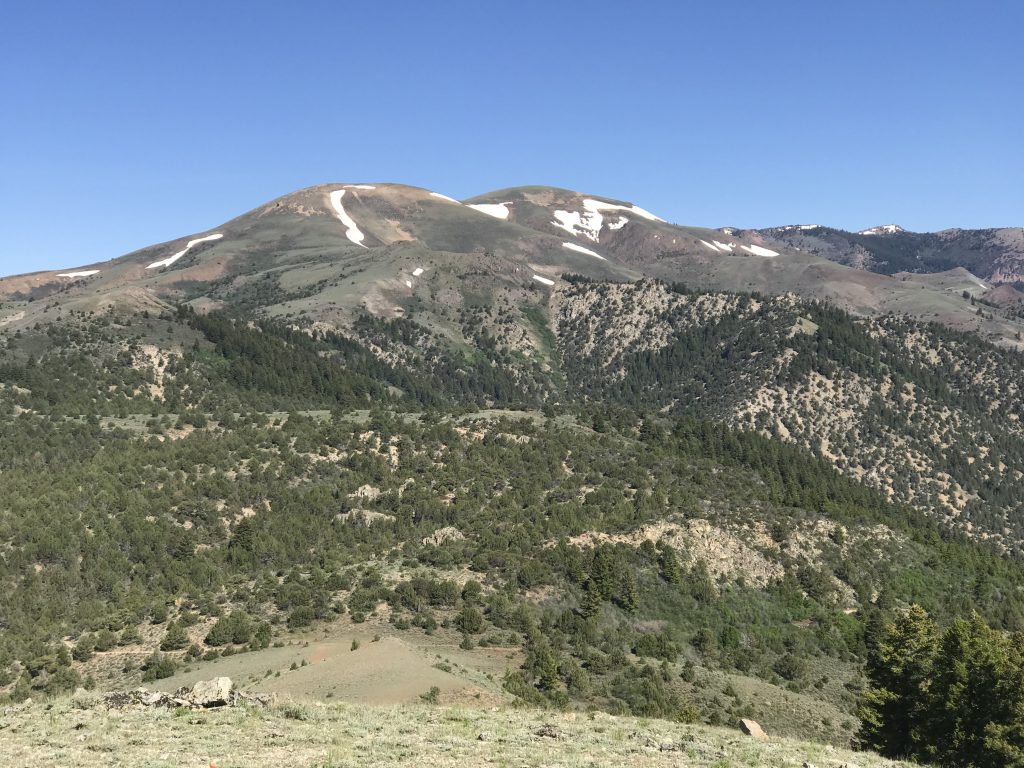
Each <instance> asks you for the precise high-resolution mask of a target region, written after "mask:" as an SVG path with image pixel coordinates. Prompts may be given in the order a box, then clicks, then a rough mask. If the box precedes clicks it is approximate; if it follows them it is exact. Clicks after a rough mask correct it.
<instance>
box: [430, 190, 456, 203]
mask: <svg viewBox="0 0 1024 768" xmlns="http://www.w3.org/2000/svg"><path fill="white" fill-rule="evenodd" d="M430 196H431V197H439V198H440V199H442V200H447V201H448V202H449V203H455V204H456V205H462V203H460V202H459V201H458V200H456V199H455V198H454V197H448V195H442V194H441V193H440V192H431V193H430Z"/></svg>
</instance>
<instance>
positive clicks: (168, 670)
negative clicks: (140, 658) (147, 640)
mask: <svg viewBox="0 0 1024 768" xmlns="http://www.w3.org/2000/svg"><path fill="white" fill-rule="evenodd" d="M177 668H178V664H177V662H175V661H174V659H173V658H171V657H170V656H166V655H164V654H162V653H154V654H153V655H152V656H150V657H149V658H148V659H146V661H145V663H144V664H143V665H142V681H143V682H144V683H148V682H151V681H153V680H163V679H164V678H165V677H170V676H171V675H173V674H174V672H175V670H176V669H177Z"/></svg>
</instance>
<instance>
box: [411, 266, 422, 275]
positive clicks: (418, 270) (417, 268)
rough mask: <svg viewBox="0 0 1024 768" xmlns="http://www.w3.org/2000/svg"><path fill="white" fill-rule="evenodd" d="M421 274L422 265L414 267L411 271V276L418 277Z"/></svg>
mask: <svg viewBox="0 0 1024 768" xmlns="http://www.w3.org/2000/svg"><path fill="white" fill-rule="evenodd" d="M422 274H423V267H416V269H414V270H413V271H412V276H413V277H419V276H420V275H422Z"/></svg>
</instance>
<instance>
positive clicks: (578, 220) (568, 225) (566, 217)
mask: <svg viewBox="0 0 1024 768" xmlns="http://www.w3.org/2000/svg"><path fill="white" fill-rule="evenodd" d="M602 211H628V212H630V213H634V214H636V215H637V216H640V217H642V218H645V219H647V220H648V221H660V222H664V219H659V218H658V217H657V216H655V215H654V214H653V213H651V212H650V211H645V210H644V209H643V208H641V207H639V206H637V205H619V204H618V203H607V202H605V201H604V200H594V199H593V198H590V197H587V198H584V199H583V211H555V212H554V217H555V220H554V221H552V222H551V223H552V224H553V225H554V226H556V227H558V228H559V229H564V230H565V231H566V232H568V233H569V234H570V235H572V236H573V237H586V238H588V239H590V240H593V241H594V242H595V243H596V242H599V241H600V239H601V227H602V226H603V225H604V215H603V214H602V213H601V212H602ZM628 221H629V219H627V218H626V217H625V216H620V217H618V219H617V220H616V221H615V223H614V224H609V225H608V228H609V229H621V228H622V227H624V226H625V225H626V224H627V222H628Z"/></svg>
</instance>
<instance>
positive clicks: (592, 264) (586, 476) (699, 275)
mask: <svg viewBox="0 0 1024 768" xmlns="http://www.w3.org/2000/svg"><path fill="white" fill-rule="evenodd" d="M847 236H849V237H854V236H852V235H849V233H839V232H838V231H837V230H826V229H824V228H821V227H817V226H812V225H799V226H797V227H791V228H784V229H781V228H780V230H779V231H778V232H777V233H776V234H772V233H771V232H769V231H767V230H766V231H746V230H738V229H733V228H729V229H726V230H719V229H708V228H701V227H689V226H678V225H675V224H671V223H668V222H666V221H663V220H662V218H660V217H659V216H658V215H657V214H656V213H654V212H650V211H647V210H645V209H643V208H641V207H639V206H637V205H635V204H633V203H629V202H625V201H621V200H616V199H613V198H607V197H603V196H596V195H586V194H581V193H577V192H572V191H568V190H561V189H555V188H551V187H519V188H514V189H506V190H501V191H498V192H493V193H489V194H487V195H483V196H480V197H477V198H472V199H469V200H466V201H464V202H460V201H455V200H453V199H451V198H448V197H445V196H443V195H440V194H439V193H436V192H432V191H429V190H425V189H419V188H415V187H408V186H402V185H394V184H363V183H360V184H332V185H323V186H319V187H313V188H310V189H306V190H301V191H299V192H296V193H293V194H290V195H286V196H284V197H282V198H279V199H277V200H274V201H272V202H270V203H268V204H266V205H264V206H261V207H259V208H257V209H255V210H253V211H250V212H248V213H246V214H243V215H242V216H239V217H238V218H236V219H233V220H231V221H229V222H226V223H225V224H223V225H222V226H219V227H216V228H214V229H211V230H209V231H206V232H199V233H194V234H190V235H187V236H185V237H183V238H181V239H179V240H176V241H172V242H169V243H164V244H159V245H155V246H152V247H149V248H145V249H142V250H139V251H136V252H134V253H130V254H127V255H125V256H121V257H119V258H116V259H113V260H111V261H107V262H102V263H96V264H87V265H80V266H68V267H65V268H62V269H61V270H55V271H52V272H40V273H35V274H30V275H20V276H13V277H8V278H5V279H3V280H0V417H2V418H0V499H2V502H0V545H2V548H0V587H2V588H0V696H7V697H9V698H12V699H19V700H20V699H24V698H26V697H29V696H33V695H38V694H53V693H59V692H62V691H71V690H74V689H75V688H77V687H78V686H79V685H83V684H87V685H89V686H96V687H100V688H110V687H123V686H124V685H125V684H130V685H133V684H136V683H138V682H139V681H140V680H145V681H147V682H155V681H157V680H166V681H168V684H171V683H174V684H185V683H191V682H195V680H194V679H192V678H191V677H190V676H193V675H196V674H202V675H206V676H212V675H220V674H227V675H231V676H234V677H236V678H239V677H240V678H242V679H244V680H246V681H247V682H246V683H245V684H246V685H248V686H257V685H263V686H266V687H268V688H271V689H273V690H278V691H281V692H282V693H287V692H292V691H298V692H300V693H302V694H304V695H310V696H313V695H315V696H316V697H320V698H327V697H329V696H334V695H335V692H346V693H345V694H344V695H346V696H356V695H359V696H363V695H368V694H366V690H367V689H366V686H367V682H366V680H367V676H368V675H369V676H370V677H371V678H374V676H377V677H376V678H374V679H379V676H380V675H387V676H388V677H387V679H388V681H389V682H388V686H391V688H388V690H392V688H393V689H394V690H395V691H397V693H395V694H394V695H395V696H396V697H397V698H395V699H394V701H395V702H396V703H400V702H404V701H406V700H408V699H409V698H410V697H414V698H418V696H419V694H421V693H423V694H426V695H428V696H430V697H432V698H434V699H436V698H437V695H440V694H437V695H435V694H431V693H430V691H431V690H432V688H433V686H434V685H435V684H436V685H437V687H438V688H439V690H440V689H443V691H442V692H443V693H444V694H446V695H447V694H449V693H451V694H452V695H456V696H462V697H464V698H465V699H466V700H469V699H473V700H474V701H481V702H487V703H489V702H496V703H500V702H502V701H505V702H508V701H511V700H513V699H515V700H518V701H523V702H527V703H531V704H534V705H538V706H554V707H560V708H567V707H579V708H581V709H586V708H595V709H602V710H606V711H609V712H613V713H619V714H624V713H631V714H635V715H640V716H645V717H660V718H668V719H676V720H694V719H697V720H703V721H705V722H708V723H711V724H720V723H726V722H734V721H735V720H736V718H738V717H747V716H753V717H756V718H757V719H758V720H759V721H760V722H762V723H763V724H766V725H767V726H768V727H769V729H770V730H771V731H772V732H775V733H782V734H791V735H797V736H802V737H813V738H816V739H820V740H825V741H829V742H832V743H836V744H850V743H851V742H852V741H853V740H854V739H855V737H856V734H857V732H858V724H859V720H858V712H859V711H860V710H859V707H860V706H861V704H862V703H863V701H864V698H865V697H864V695H862V694H864V689H865V686H866V685H868V684H869V683H870V685H875V684H876V682H877V681H875V680H874V679H872V680H871V681H869V680H868V679H866V677H865V675H866V673H867V671H869V670H871V669H874V668H875V667H872V666H871V664H874V663H875V661H877V658H876V655H877V650H878V648H879V644H880V643H881V642H882V640H883V639H884V638H885V637H887V635H886V634H885V633H886V632H887V631H888V630H887V627H888V626H889V625H890V624H892V622H893V621H894V620H896V619H897V618H899V617H900V616H902V615H903V614H904V613H905V612H906V609H907V608H908V607H909V606H910V605H912V604H918V605H922V606H924V608H925V609H927V611H928V612H929V613H930V614H931V615H932V616H933V617H934V618H935V620H936V621H938V622H940V623H942V624H943V625H948V624H950V623H951V622H954V621H955V620H957V619H958V618H960V617H964V616H967V615H969V614H970V613H971V612H973V611H976V612H977V613H978V614H979V616H980V617H983V619H984V621H986V622H988V623H989V624H991V625H992V626H994V627H997V628H999V629H1001V630H1002V629H1006V630H1019V629H1021V628H1024V570H1022V569H1021V568H1020V563H1019V557H1020V555H1021V552H1022V549H1024V517H1022V516H1021V514H1020V505H1021V500H1022V498H1024V491H1022V486H1021V480H1022V479H1024V451H1022V449H1021V446H1022V445H1024V427H1022V426H1021V419H1022V415H1024V414H1022V412H1021V411H1022V407H1024V406H1022V404H1021V396H1020V388H1019V387H1020V382H1021V381H1024V357H1022V354H1021V352H1020V351H1019V347H1020V341H1021V340H1020V333H1021V329H1022V328H1021V320H1020V310H1021V306H1020V301H1019V298H1020V294H1019V293H1018V292H1017V291H1016V290H1015V289H1014V288H1013V287H1011V286H1009V285H1006V284H1001V285H993V284H992V283H990V282H988V281H987V280H985V279H982V278H980V277H978V276H976V275H975V274H974V273H972V272H970V271H968V270H967V269H966V268H965V267H963V266H960V265H956V266H953V267H952V268H950V269H947V270H944V271H941V272H933V273H927V274H924V273H910V272H908V271H902V272H897V273H894V274H892V275H883V274H878V273H874V272H871V271H868V270H865V269H858V268H855V267H853V266H849V265H845V264H839V263H836V262H835V261H832V260H830V259H829V258H825V257H823V256H821V255H816V254H813V253H809V252H808V251H807V250H805V249H804V248H803V246H802V245H801V243H803V240H799V238H805V237H806V238H810V237H815V238H819V239H824V238H832V237H834V238H836V242H839V241H841V240H842V237H847ZM911 236H916V235H913V233H907V232H893V233H891V234H889V233H887V232H883V233H881V234H872V235H866V234H865V235H857V236H855V237H860V238H862V239H864V240H865V241H868V242H875V241H879V242H881V241H882V240H884V239H886V238H890V237H892V238H899V237H911ZM785 238H797V240H796V241H795V242H794V243H789V242H788V241H786V240H785ZM823 241H824V240H823ZM964 585H969V589H964ZM977 621H981V619H978V620H977ZM954 626H958V625H954ZM305 643H309V644H310V646H311V647H312V648H313V650H311V651H310V652H309V654H308V655H309V658H307V657H306V655H303V654H304V653H305V652H303V651H297V650H296V649H301V648H305V647H306V646H305V645H304V644H305ZM377 643H380V645H377ZM360 644H362V645H364V646H376V648H375V649H374V650H373V652H372V653H364V654H363V656H362V657H361V658H364V659H371V658H372V659H376V660H377V661H376V662H373V663H370V662H369V661H366V662H364V663H363V664H362V665H358V664H357V665H353V664H351V663H348V661H347V660H348V659H350V658H355V657H352V656H351V655H350V654H352V653H355V652H356V651H357V650H358V648H359V646H360ZM297 652H298V653H299V654H300V655H296V653H297ZM374 663H375V664H378V665H379V666H373V664H374ZM310 665H312V667H313V668H312V669H307V667H309V666H310ZM378 673H379V674H378ZM1007 674H1009V673H1007ZM421 683H422V684H423V687H425V688H426V689H427V690H418V689H417V690H415V691H412V690H411V689H410V688H409V686H411V685H413V684H417V685H419V684H421ZM445 686H447V687H445ZM380 687H381V686H380V685H379V684H378V688H380ZM375 690H376V689H375ZM339 695H340V694H339ZM381 695H383V694H381ZM403 697H404V698H403ZM477 697H479V698H477ZM470 703H472V702H470ZM938 704H943V702H936V706H938ZM943 705H944V704H943Z"/></svg>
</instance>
